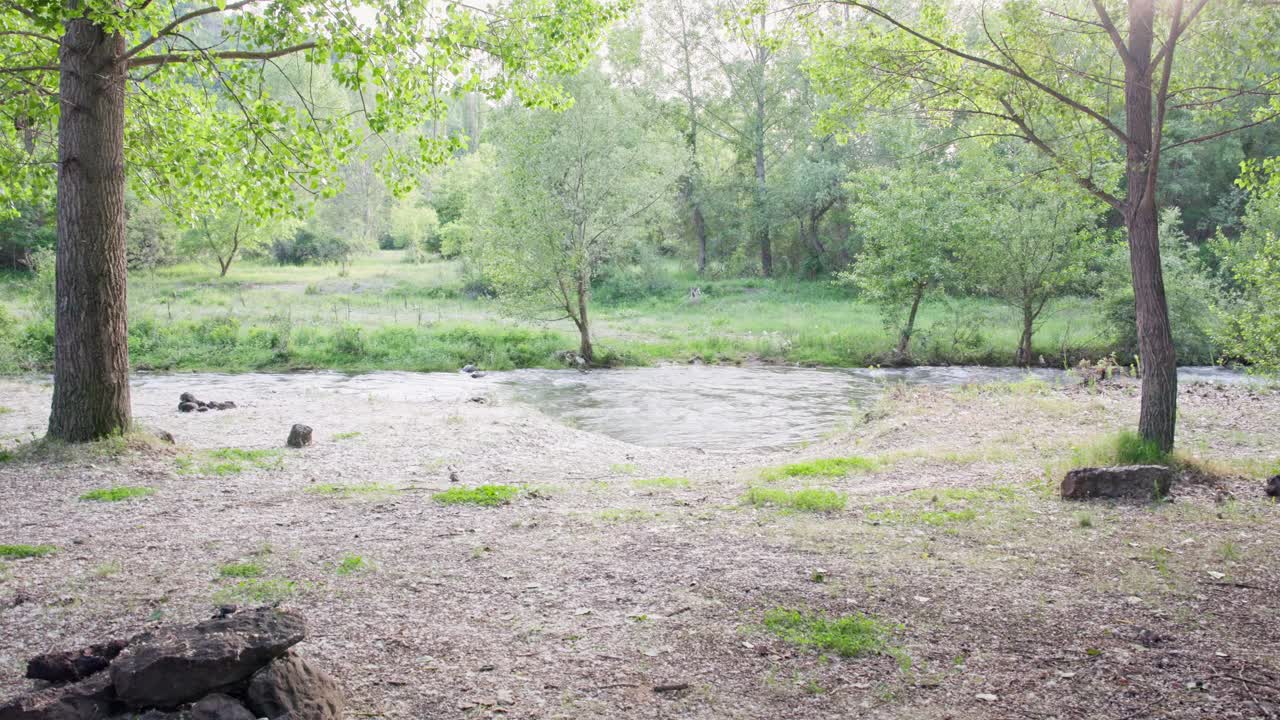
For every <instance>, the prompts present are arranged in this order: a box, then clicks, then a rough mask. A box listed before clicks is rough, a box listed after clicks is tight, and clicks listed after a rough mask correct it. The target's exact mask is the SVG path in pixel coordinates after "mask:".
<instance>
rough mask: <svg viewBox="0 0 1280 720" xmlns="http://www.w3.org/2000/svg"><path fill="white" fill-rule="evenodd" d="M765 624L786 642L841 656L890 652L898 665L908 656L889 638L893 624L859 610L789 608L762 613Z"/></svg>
mask: <svg viewBox="0 0 1280 720" xmlns="http://www.w3.org/2000/svg"><path fill="white" fill-rule="evenodd" d="M764 627H765V629H766V630H768V631H769V632H771V633H773V634H774V635H777V636H778V637H780V638H782V639H783V640H786V641H787V642H790V643H794V644H796V645H801V646H804V647H815V648H818V649H820V650H828V651H830V652H834V653H835V654H837V655H839V656H840V657H863V656H866V655H891V656H893V657H896V658H897V659H898V662H899V665H902V666H904V667H909V666H910V662H911V661H910V658H908V657H907V656H906V653H905V652H904V651H902V650H901V649H900V648H897V647H895V646H894V645H893V644H892V643H891V642H890V640H891V637H892V633H893V631H894V627H893V626H890V625H888V624H886V623H884V622H882V621H880V620H877V619H876V618H874V617H871V616H869V615H864V614H862V613H853V614H852V615H840V616H837V617H826V616H823V615H819V614H814V613H806V612H801V611H800V610H792V609H788V608H775V609H773V610H770V611H768V612H766V613H765V615H764Z"/></svg>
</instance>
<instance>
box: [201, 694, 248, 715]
mask: <svg viewBox="0 0 1280 720" xmlns="http://www.w3.org/2000/svg"><path fill="white" fill-rule="evenodd" d="M191 720H258V718H257V716H256V715H254V714H253V713H251V712H249V708H247V707H245V706H244V705H242V704H241V703H240V701H239V700H236V699H235V698H233V697H231V696H230V695H223V694H222V693H213V694H212V695H205V696H204V698H203V699H201V700H200V702H198V703H196V704H195V705H192V706H191Z"/></svg>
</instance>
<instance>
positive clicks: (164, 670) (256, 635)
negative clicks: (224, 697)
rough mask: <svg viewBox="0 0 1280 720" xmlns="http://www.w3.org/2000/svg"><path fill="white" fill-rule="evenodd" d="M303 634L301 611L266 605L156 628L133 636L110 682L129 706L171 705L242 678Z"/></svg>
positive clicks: (279, 654) (272, 658)
mask: <svg viewBox="0 0 1280 720" xmlns="http://www.w3.org/2000/svg"><path fill="white" fill-rule="evenodd" d="M304 636H306V621H305V620H303V619H302V616H301V615H299V614H297V613H294V612H289V611H285V610H278V609H276V608H269V607H263V608H258V609H256V610H247V611H243V612H238V613H235V614H233V615H228V616H226V617H219V618H214V619H212V620H206V621H204V622H202V623H200V624H198V625H195V626H179V627H169V628H161V629H159V630H156V631H154V632H150V633H145V634H143V635H139V636H138V637H136V638H134V639H133V641H132V642H131V643H130V644H129V647H128V648H126V649H125V651H124V652H122V653H120V655H119V657H117V658H116V659H115V660H114V661H113V662H112V663H111V672H110V675H111V681H112V683H113V684H114V685H115V689H116V695H117V696H118V697H119V699H120V700H121V701H123V702H124V703H126V704H127V705H128V706H129V707H132V708H148V707H157V708H173V707H177V706H178V705H181V704H182V703H187V702H191V701H193V700H197V699H199V698H201V697H203V696H204V695H206V694H208V693H210V692H214V691H219V690H224V689H227V688H229V687H232V686H234V685H236V684H237V683H241V682H243V681H245V680H247V679H248V678H249V677H250V676H251V675H253V673H254V672H255V671H257V670H258V669H259V668H261V667H262V666H264V665H266V664H267V663H269V662H271V661H272V660H274V659H275V658H277V657H280V656H281V655H283V654H284V653H285V651H286V650H288V649H289V648H290V647H293V646H294V645H296V644H297V643H299V642H301V641H302V638H303V637H304Z"/></svg>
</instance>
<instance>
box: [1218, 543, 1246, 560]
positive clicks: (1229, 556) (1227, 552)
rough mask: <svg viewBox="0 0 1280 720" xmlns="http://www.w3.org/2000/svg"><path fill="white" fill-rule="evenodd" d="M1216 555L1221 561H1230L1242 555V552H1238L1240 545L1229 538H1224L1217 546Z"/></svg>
mask: <svg viewBox="0 0 1280 720" xmlns="http://www.w3.org/2000/svg"><path fill="white" fill-rule="evenodd" d="M1218 555H1219V557H1221V558H1222V560H1223V562H1232V561H1234V560H1239V559H1240V558H1242V557H1244V553H1242V552H1240V547H1239V546H1238V545H1236V544H1235V543H1233V542H1231V541H1230V540H1224V541H1223V542H1222V544H1221V545H1219V546H1218Z"/></svg>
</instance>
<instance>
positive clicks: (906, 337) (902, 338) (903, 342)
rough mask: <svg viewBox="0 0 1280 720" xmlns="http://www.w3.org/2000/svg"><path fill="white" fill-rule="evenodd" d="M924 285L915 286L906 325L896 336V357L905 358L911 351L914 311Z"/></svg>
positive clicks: (922, 297) (917, 306)
mask: <svg viewBox="0 0 1280 720" xmlns="http://www.w3.org/2000/svg"><path fill="white" fill-rule="evenodd" d="M925 287H926V286H924V285H917V286H916V294H915V297H914V298H912V299H911V312H910V314H908V315H907V325H906V327H904V328H902V334H901V335H899V336H898V357H899V358H905V357H907V355H908V354H909V353H910V352H911V336H912V334H914V333H915V330H916V313H917V312H919V311H920V301H921V300H922V299H924V290H925Z"/></svg>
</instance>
